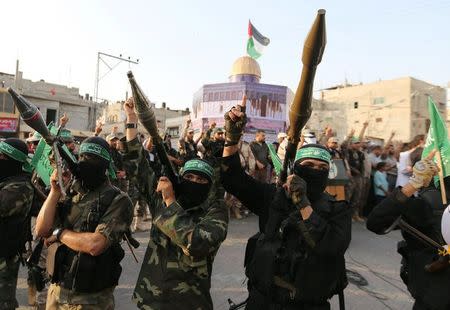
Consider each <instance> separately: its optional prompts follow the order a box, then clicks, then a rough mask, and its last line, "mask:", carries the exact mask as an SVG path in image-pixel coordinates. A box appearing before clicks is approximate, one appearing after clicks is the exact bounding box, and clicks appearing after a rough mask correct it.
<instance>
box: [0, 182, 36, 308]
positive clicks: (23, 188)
mask: <svg viewBox="0 0 450 310" xmlns="http://www.w3.org/2000/svg"><path fill="white" fill-rule="evenodd" d="M33 193H34V190H33V186H32V185H31V182H30V177H29V176H27V175H25V174H24V175H19V176H14V177H9V178H7V179H3V180H2V181H1V183H0V225H1V226H2V227H5V225H8V223H11V221H14V223H17V220H19V221H20V219H22V220H23V221H25V218H27V217H28V214H29V212H30V209H31V203H32V201H33ZM18 233H24V232H23V231H22V232H18ZM1 234H2V236H0V240H1V241H2V246H5V243H3V241H4V240H5V241H6V242H7V241H11V240H13V239H16V240H23V239H22V238H21V236H17V235H16V233H12V234H8V232H3V231H2V232H1ZM6 244H8V243H6ZM6 251H8V249H6ZM1 252H3V251H1ZM18 271H19V256H18V252H16V253H14V254H12V255H10V254H4V255H1V254H0V309H2V310H3V309H15V308H16V307H18V304H17V300H16V286H17V274H18Z"/></svg>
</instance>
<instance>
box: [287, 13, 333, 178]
mask: <svg viewBox="0 0 450 310" xmlns="http://www.w3.org/2000/svg"><path fill="white" fill-rule="evenodd" d="M326 43H327V39H326V31H325V10H323V9H320V10H319V11H318V12H317V16H316V19H315V20H314V23H313V25H312V27H311V30H310V31H309V33H308V36H307V37H306V40H305V44H304V46H303V55H302V63H303V69H302V75H301V78H300V82H299V84H298V87H297V91H296V92H295V97H294V100H293V102H292V104H291V107H290V111H289V121H290V129H289V132H288V145H287V148H286V156H285V159H284V164H283V171H282V172H281V176H280V179H281V182H283V183H284V182H286V178H287V173H288V169H289V168H292V164H293V161H294V158H295V152H296V150H297V145H298V143H299V141H300V137H301V132H302V128H303V127H304V126H305V124H306V122H308V120H309V118H310V116H311V112H312V109H311V100H312V92H313V86H314V77H315V75H316V69H317V66H318V65H319V64H320V62H321V60H322V55H323V52H324V50H325V45H326Z"/></svg>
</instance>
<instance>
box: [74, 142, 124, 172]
mask: <svg viewBox="0 0 450 310" xmlns="http://www.w3.org/2000/svg"><path fill="white" fill-rule="evenodd" d="M83 153H89V154H94V155H97V156H99V157H101V158H103V159H105V160H107V161H108V162H109V167H108V172H109V175H110V176H111V178H112V179H116V172H115V171H114V168H113V165H112V164H113V163H112V160H111V155H110V154H109V152H108V151H107V150H106V149H105V148H104V147H103V146H101V145H98V144H96V143H89V142H87V143H86V142H85V143H81V145H80V155H81V154H83Z"/></svg>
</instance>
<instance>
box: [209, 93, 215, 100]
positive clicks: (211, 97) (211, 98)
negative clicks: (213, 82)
mask: <svg viewBox="0 0 450 310" xmlns="http://www.w3.org/2000/svg"><path fill="white" fill-rule="evenodd" d="M213 96H214V94H213V93H209V94H208V101H213V99H214V98H213Z"/></svg>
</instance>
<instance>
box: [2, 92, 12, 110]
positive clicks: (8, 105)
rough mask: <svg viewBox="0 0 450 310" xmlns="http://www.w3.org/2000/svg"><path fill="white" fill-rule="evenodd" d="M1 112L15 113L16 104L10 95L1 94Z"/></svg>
mask: <svg viewBox="0 0 450 310" xmlns="http://www.w3.org/2000/svg"><path fill="white" fill-rule="evenodd" d="M0 112H5V113H14V102H13V100H12V98H11V96H10V94H8V93H3V94H0Z"/></svg>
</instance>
